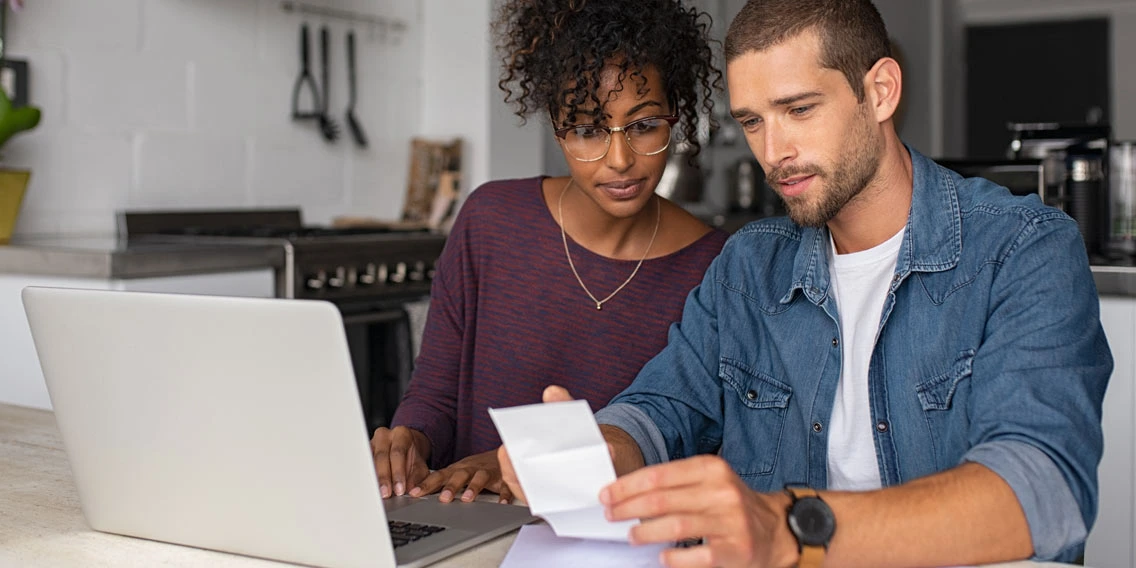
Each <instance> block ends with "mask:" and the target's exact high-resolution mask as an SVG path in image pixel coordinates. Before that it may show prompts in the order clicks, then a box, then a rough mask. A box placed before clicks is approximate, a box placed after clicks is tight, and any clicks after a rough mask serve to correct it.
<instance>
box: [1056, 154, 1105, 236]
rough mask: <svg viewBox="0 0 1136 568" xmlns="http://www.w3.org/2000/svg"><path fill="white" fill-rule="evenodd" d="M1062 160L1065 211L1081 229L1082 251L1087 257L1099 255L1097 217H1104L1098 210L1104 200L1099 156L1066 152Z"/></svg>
mask: <svg viewBox="0 0 1136 568" xmlns="http://www.w3.org/2000/svg"><path fill="white" fill-rule="evenodd" d="M1066 164H1067V168H1068V178H1067V179H1066V185H1067V187H1068V191H1067V192H1066V195H1068V199H1069V214H1070V215H1072V216H1073V219H1075V220H1076V221H1077V228H1078V229H1080V230H1081V238H1083V239H1084V241H1085V250H1086V252H1088V254H1089V256H1090V257H1092V256H1096V255H1099V254H1100V252H1101V240H1102V239H1101V235H1102V233H1101V220H1102V219H1104V218H1106V216H1104V215H1102V214H1101V213H1102V209H1104V208H1106V207H1107V205H1106V204H1107V203H1108V202H1107V201H1106V200H1105V198H1104V195H1103V188H1102V187H1101V184H1102V180H1103V179H1104V170H1103V167H1102V164H1101V157H1100V155H1095V154H1070V155H1069V156H1068V158H1067V160H1066Z"/></svg>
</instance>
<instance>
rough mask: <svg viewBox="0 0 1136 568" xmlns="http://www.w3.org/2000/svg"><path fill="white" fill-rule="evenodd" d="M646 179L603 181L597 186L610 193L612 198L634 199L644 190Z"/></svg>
mask: <svg viewBox="0 0 1136 568" xmlns="http://www.w3.org/2000/svg"><path fill="white" fill-rule="evenodd" d="M644 183H645V180H642V179H635V180H620V181H613V182H608V183H601V184H599V185H597V186H596V187H597V188H599V189H600V190H602V191H603V192H604V193H606V194H608V196H610V197H611V198H612V199H618V200H623V199H632V198H634V197H635V196H637V195H639V193H640V192H642V190H643V186H644Z"/></svg>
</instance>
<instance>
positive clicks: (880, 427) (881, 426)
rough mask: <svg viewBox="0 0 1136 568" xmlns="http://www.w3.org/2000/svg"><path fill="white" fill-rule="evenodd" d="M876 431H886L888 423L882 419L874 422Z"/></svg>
mask: <svg viewBox="0 0 1136 568" xmlns="http://www.w3.org/2000/svg"><path fill="white" fill-rule="evenodd" d="M876 431H878V432H879V433H881V434H882V433H884V432H887V431H888V423H887V422H884V421H883V420H880V421H879V422H877V423H876Z"/></svg>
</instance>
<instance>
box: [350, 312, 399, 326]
mask: <svg viewBox="0 0 1136 568" xmlns="http://www.w3.org/2000/svg"><path fill="white" fill-rule="evenodd" d="M405 317H406V310H402V309H396V310H380V311H377V312H366V313H361V314H349V315H348V314H345V315H344V316H343V324H344V325H358V324H361V323H386V322H392V321H398V320H400V319H403V318H405Z"/></svg>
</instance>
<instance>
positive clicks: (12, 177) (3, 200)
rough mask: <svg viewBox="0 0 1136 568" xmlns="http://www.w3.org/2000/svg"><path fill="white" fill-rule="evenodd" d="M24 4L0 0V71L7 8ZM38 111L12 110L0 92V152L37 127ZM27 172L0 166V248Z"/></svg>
mask: <svg viewBox="0 0 1136 568" xmlns="http://www.w3.org/2000/svg"><path fill="white" fill-rule="evenodd" d="M23 3H24V0H0V68H2V66H3V62H4V61H5V59H4V51H5V47H6V46H7V42H8V40H7V37H6V36H7V34H6V33H5V28H6V26H5V24H6V23H7V19H8V18H7V16H8V8H9V7H11V8H12V9H13V10H16V11H18V10H19V9H20V8H22V7H23ZM39 117H40V111H39V109H38V108H36V107H33V106H24V107H18V108H16V107H13V105H12V99H11V98H10V97H9V96H8V93H6V92H5V91H4V89H2V88H0V150H2V149H3V147H4V144H5V143H7V142H8V139H10V138H11V137H12V136H15V135H16V134H18V133H20V132H24V131H27V130H31V129H33V128H35V127H36V126H37V125H38V124H39ZM30 178H31V172H30V171H28V170H18V169H8V168H6V167H4V166H3V164H2V162H0V244H7V243H8V241H9V239H11V237H12V230H13V229H15V227H16V217H17V215H18V214H19V212H20V202H21V201H23V198H24V192H25V191H26V190H27V187H28V180H29V179H30Z"/></svg>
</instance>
